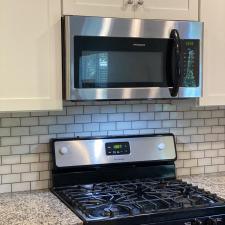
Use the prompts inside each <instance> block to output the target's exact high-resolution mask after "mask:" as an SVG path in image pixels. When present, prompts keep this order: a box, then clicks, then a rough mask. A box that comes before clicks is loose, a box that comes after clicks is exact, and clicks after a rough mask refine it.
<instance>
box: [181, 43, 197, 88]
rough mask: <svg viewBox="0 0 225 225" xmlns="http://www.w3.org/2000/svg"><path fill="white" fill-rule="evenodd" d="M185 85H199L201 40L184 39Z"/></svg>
mask: <svg viewBox="0 0 225 225" xmlns="http://www.w3.org/2000/svg"><path fill="white" fill-rule="evenodd" d="M182 47H183V74H184V76H183V86H184V87H197V86H199V61H200V60H199V56H200V49H199V48H200V42H199V40H184V41H183V45H182Z"/></svg>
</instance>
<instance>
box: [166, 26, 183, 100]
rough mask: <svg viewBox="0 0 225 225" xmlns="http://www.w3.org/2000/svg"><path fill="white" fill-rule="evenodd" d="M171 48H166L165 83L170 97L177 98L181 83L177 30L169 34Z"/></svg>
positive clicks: (180, 53) (180, 51) (180, 59)
mask: <svg viewBox="0 0 225 225" xmlns="http://www.w3.org/2000/svg"><path fill="white" fill-rule="evenodd" d="M170 40H171V46H170V47H169V48H168V59H167V60H168V62H167V83H168V87H169V91H170V95H171V97H177V96H178V93H179V89H180V87H181V85H182V82H183V76H182V74H183V73H182V47H181V46H182V45H181V40H180V35H179V32H178V30H176V29H173V30H172V31H171V33H170Z"/></svg>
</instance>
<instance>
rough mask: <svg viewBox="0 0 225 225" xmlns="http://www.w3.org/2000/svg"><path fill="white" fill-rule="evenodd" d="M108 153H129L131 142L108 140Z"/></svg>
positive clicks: (106, 148)
mask: <svg viewBox="0 0 225 225" xmlns="http://www.w3.org/2000/svg"><path fill="white" fill-rule="evenodd" d="M105 150H106V155H129V154H130V144H129V142H108V143H105Z"/></svg>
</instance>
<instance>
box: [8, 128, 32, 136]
mask: <svg viewBox="0 0 225 225" xmlns="http://www.w3.org/2000/svg"><path fill="white" fill-rule="evenodd" d="M24 135H29V127H12V128H11V136H24Z"/></svg>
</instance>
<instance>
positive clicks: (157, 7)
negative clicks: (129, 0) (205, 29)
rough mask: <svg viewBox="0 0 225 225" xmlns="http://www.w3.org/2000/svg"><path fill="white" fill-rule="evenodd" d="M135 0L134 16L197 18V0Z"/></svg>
mask: <svg viewBox="0 0 225 225" xmlns="http://www.w3.org/2000/svg"><path fill="white" fill-rule="evenodd" d="M135 1H136V4H135V8H136V10H135V17H136V18H141V19H165V20H198V0H135ZM139 3H141V4H139Z"/></svg>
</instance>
